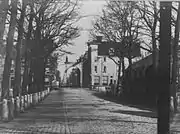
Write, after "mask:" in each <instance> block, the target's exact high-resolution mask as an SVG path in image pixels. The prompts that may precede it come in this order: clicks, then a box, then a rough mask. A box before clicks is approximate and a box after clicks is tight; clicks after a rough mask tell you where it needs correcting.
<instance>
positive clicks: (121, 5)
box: [91, 1, 148, 81]
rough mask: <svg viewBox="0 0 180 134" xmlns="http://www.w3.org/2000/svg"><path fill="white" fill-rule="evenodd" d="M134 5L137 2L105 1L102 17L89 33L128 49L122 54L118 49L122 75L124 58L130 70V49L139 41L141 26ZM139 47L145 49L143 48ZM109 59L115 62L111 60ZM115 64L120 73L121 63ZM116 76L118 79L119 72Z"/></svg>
mask: <svg viewBox="0 0 180 134" xmlns="http://www.w3.org/2000/svg"><path fill="white" fill-rule="evenodd" d="M136 3H137V2H133V1H131V2H125V1H107V4H106V6H105V8H104V9H103V11H102V13H103V15H102V16H101V17H99V18H98V19H97V20H96V21H95V22H94V28H93V30H92V32H91V35H92V36H95V35H96V33H99V34H102V35H103V36H104V38H105V40H107V41H113V42H121V43H120V44H119V45H123V46H126V47H127V48H128V49H127V51H126V52H123V51H124V50H121V49H120V53H119V55H118V57H119V61H122V66H123V67H122V68H123V73H124V70H125V67H124V57H125V56H126V57H127V58H128V60H129V67H130V68H131V65H132V57H131V52H130V51H131V47H132V45H133V44H134V43H137V42H138V41H140V38H139V28H141V25H140V19H139V14H138V12H137V10H136ZM139 47H141V48H143V49H146V48H144V47H143V46H139ZM147 50H148V49H147ZM110 58H111V57H110ZM111 59H112V60H113V61H115V60H114V59H113V58H111ZM115 63H116V64H117V65H118V66H119V71H121V69H120V67H121V62H116V61H115ZM118 76H119V77H120V72H119V75H118ZM118 79H120V78H118ZM118 81H119V80H118Z"/></svg>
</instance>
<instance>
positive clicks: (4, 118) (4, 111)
mask: <svg viewBox="0 0 180 134" xmlns="http://www.w3.org/2000/svg"><path fill="white" fill-rule="evenodd" d="M8 115H9V108H8V101H7V99H3V104H2V121H8Z"/></svg>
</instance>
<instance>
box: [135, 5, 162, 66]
mask: <svg viewBox="0 0 180 134" xmlns="http://www.w3.org/2000/svg"><path fill="white" fill-rule="evenodd" d="M136 7H137V9H138V11H139V13H140V18H141V19H140V20H141V24H142V27H141V31H140V33H141V35H143V36H147V37H149V38H151V43H152V48H153V58H152V60H153V66H154V69H156V68H157V56H158V50H157V40H158V30H159V29H158V27H159V12H160V9H159V6H158V4H157V2H156V1H143V2H138V3H137V6H136Z"/></svg>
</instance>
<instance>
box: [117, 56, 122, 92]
mask: <svg viewBox="0 0 180 134" xmlns="http://www.w3.org/2000/svg"><path fill="white" fill-rule="evenodd" d="M121 62H122V58H119V65H118V80H117V87H116V95H118V90H119V84H120V78H121Z"/></svg>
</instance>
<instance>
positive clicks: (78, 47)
mask: <svg viewBox="0 0 180 134" xmlns="http://www.w3.org/2000/svg"><path fill="white" fill-rule="evenodd" d="M81 3H82V6H81V8H80V10H79V12H80V15H81V16H87V15H89V17H85V18H82V19H81V20H79V21H78V22H77V25H78V26H80V27H82V28H83V29H91V28H92V20H93V19H94V18H95V16H97V15H100V14H101V9H102V8H103V5H104V4H105V3H106V2H105V1H104V0H82V1H81ZM91 15H92V16H91ZM93 15H94V16H93ZM88 40H89V31H81V33H80V36H79V37H78V38H76V39H75V40H73V43H74V46H71V47H69V48H67V51H70V52H73V53H74V54H73V55H68V60H69V61H70V62H75V61H76V59H78V57H80V56H81V55H82V54H84V53H85V51H86V50H87V44H86V42H88ZM64 61H65V56H64V57H63V58H62V59H61V62H60V63H59V66H58V70H60V72H61V76H63V74H64V70H65V65H64V63H63V62H64Z"/></svg>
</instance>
